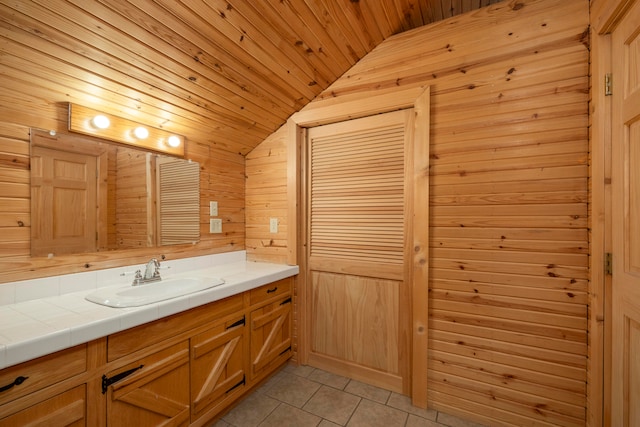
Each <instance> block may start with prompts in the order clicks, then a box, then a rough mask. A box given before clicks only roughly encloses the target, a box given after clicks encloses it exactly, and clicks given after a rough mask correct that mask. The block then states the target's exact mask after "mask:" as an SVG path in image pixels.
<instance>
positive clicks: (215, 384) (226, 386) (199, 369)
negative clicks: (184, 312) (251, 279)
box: [191, 315, 246, 421]
mask: <svg viewBox="0 0 640 427" xmlns="http://www.w3.org/2000/svg"><path fill="white" fill-rule="evenodd" d="M245 323H246V322H245V316H244V315H242V316H241V317H239V318H234V319H233V320H231V321H229V322H226V323H222V324H220V325H218V326H216V327H214V328H211V329H209V330H208V331H206V332H203V333H201V334H198V335H196V336H194V337H193V338H191V402H192V405H191V417H192V421H195V420H196V419H197V418H199V417H201V416H202V415H203V414H205V413H206V414H207V417H208V418H210V417H212V416H214V415H215V414H216V413H217V412H219V410H222V409H223V408H224V407H225V406H226V404H227V402H228V401H229V400H231V399H233V398H234V397H236V396H237V395H239V394H241V393H242V392H243V390H244V389H245V385H246V375H245V362H244V361H245V360H246V359H245V349H246V343H245V329H246V328H245Z"/></svg>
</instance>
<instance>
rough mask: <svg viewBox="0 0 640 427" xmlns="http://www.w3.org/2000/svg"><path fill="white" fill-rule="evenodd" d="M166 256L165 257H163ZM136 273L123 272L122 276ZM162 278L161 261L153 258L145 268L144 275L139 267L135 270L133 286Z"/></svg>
mask: <svg viewBox="0 0 640 427" xmlns="http://www.w3.org/2000/svg"><path fill="white" fill-rule="evenodd" d="M163 258H164V257H163ZM165 268H169V267H165ZM129 274H134V273H126V272H125V273H121V274H120V275H121V276H126V275H129ZM159 280H162V278H161V277H160V261H158V259H157V258H151V259H150V260H149V262H148V263H147V266H146V267H145V270H144V275H142V270H140V269H138V270H136V271H135V276H134V277H133V283H131V285H132V286H138V285H144V284H145V283H149V282H157V281H159Z"/></svg>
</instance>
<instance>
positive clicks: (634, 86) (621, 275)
mask: <svg viewBox="0 0 640 427" xmlns="http://www.w3.org/2000/svg"><path fill="white" fill-rule="evenodd" d="M612 47H613V51H612V57H613V67H612V69H613V70H614V75H613V83H614V88H613V91H614V93H613V99H612V103H613V114H612V126H613V129H612V146H613V149H612V159H613V168H612V170H613V171H614V172H613V177H612V186H613V194H612V197H613V209H612V215H613V218H612V227H613V230H612V231H613V236H612V237H613V280H612V305H613V310H612V347H613V348H612V377H611V395H612V401H611V405H612V425H614V426H639V425H640V2H638V1H636V2H635V5H634V6H633V7H632V8H631V9H630V10H629V11H628V12H627V14H626V16H625V17H624V18H623V19H622V20H621V21H620V24H619V25H618V27H617V28H616V29H615V30H614V32H613V34H612Z"/></svg>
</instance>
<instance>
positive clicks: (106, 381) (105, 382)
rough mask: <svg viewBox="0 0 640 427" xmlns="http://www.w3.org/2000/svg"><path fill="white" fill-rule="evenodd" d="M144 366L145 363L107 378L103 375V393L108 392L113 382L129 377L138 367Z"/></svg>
mask: <svg viewBox="0 0 640 427" xmlns="http://www.w3.org/2000/svg"><path fill="white" fill-rule="evenodd" d="M143 366H144V365H140V366H138V367H135V368H131V369H129V370H128V371H124V372H120V373H119V374H116V375H114V376H112V377H111V378H107V376H106V375H103V376H102V394H105V393H106V392H107V389H108V388H109V386H110V385H111V384H113V383H115V382H118V381H120V380H121V379H124V378H126V377H128V376H129V375H131V374H133V373H134V372H135V371H137V370H138V369H141V368H142V367H143Z"/></svg>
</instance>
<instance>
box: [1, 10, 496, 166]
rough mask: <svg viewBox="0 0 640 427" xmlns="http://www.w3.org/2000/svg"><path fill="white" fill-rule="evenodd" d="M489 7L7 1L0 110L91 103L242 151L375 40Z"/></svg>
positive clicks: (31, 121) (22, 115)
mask: <svg viewBox="0 0 640 427" xmlns="http://www.w3.org/2000/svg"><path fill="white" fill-rule="evenodd" d="M497 1H498V0H483V1H481V2H479V1H478V2H464V3H459V4H458V5H457V6H456V7H452V6H451V2H450V1H448V0H443V1H442V2H432V1H428V0H385V1H384V2H379V3H380V4H378V3H376V6H371V5H368V4H367V3H359V2H355V3H354V2H344V3H343V2H339V3H335V2H333V1H326V0H325V1H317V2H313V3H312V4H310V2H308V1H305V0H296V1H288V2H273V3H267V4H262V3H256V2H253V3H251V2H246V1H243V0H228V1H211V2H206V3H194V4H189V3H181V2H171V1H148V0H131V1H125V0H113V1H111V2H107V3H105V2H99V1H90V2H86V1H77V0H74V1H63V0H53V1H42V0H36V1H31V2H26V3H25V2H18V3H13V4H8V3H7V4H3V5H0V17H2V30H1V31H0V35H1V37H2V40H3V51H4V52H5V53H7V54H6V55H4V56H3V63H2V67H3V69H2V72H3V81H2V83H0V88H1V89H2V90H1V91H0V92H1V93H2V97H0V100H1V101H3V102H1V103H0V111H2V113H4V114H6V115H9V114H11V116H12V117H13V118H15V120H16V122H17V123H20V124H26V125H29V126H37V127H40V128H43V129H52V128H53V129H56V130H58V131H61V130H63V129H64V119H63V116H61V115H59V106H58V105H57V104H59V103H61V102H68V101H74V102H77V103H78V104H81V105H82V104H91V105H95V104H98V105H99V107H100V108H99V109H100V110H101V111H105V112H109V113H113V114H116V113H118V112H119V113H122V114H125V115H127V116H133V117H137V118H138V119H139V120H140V121H143V122H145V123H148V124H152V125H153V126H155V127H163V128H166V129H168V130H171V131H175V132H179V133H181V134H185V135H188V138H193V139H195V140H208V141H209V142H210V143H211V145H212V146H213V145H215V146H224V147H225V149H227V150H228V151H229V152H235V153H238V152H239V153H242V154H246V153H248V152H249V151H251V149H252V148H254V147H255V146H256V145H257V144H259V143H260V141H262V140H263V139H264V138H265V137H266V136H268V135H269V134H270V133H271V132H273V131H274V130H276V129H277V128H278V127H279V126H280V125H282V124H283V123H284V122H285V121H286V119H287V117H289V116H290V115H291V114H292V113H294V112H295V111H297V110H299V109H300V108H301V107H302V106H303V105H305V104H306V103H307V102H309V101H310V100H311V99H313V98H314V97H315V96H316V95H317V94H318V93H320V92H321V91H322V90H323V89H325V88H326V87H327V86H328V85H329V84H331V83H332V82H333V81H334V80H335V79H336V78H338V77H339V76H341V75H342V74H343V73H344V72H345V71H346V70H347V69H349V67H350V66H352V65H353V64H355V63H356V62H357V61H358V60H359V59H360V58H361V57H362V56H364V55H365V54H366V53H367V52H369V51H371V50H372V49H373V48H374V47H375V46H376V45H378V44H379V43H380V42H381V41H382V40H384V39H385V38H386V37H388V36H390V35H392V34H394V33H397V32H400V31H404V30H407V29H410V28H414V27H418V26H421V25H424V24H425V23H428V22H431V21H432V20H434V19H441V18H442V17H449V16H453V15H456V14H459V13H461V12H463V11H469V10H473V9H477V8H478V7H480V6H481V5H486V4H491V3H496V2H497ZM436 11H437V13H436ZM96 94H99V96H96Z"/></svg>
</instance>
